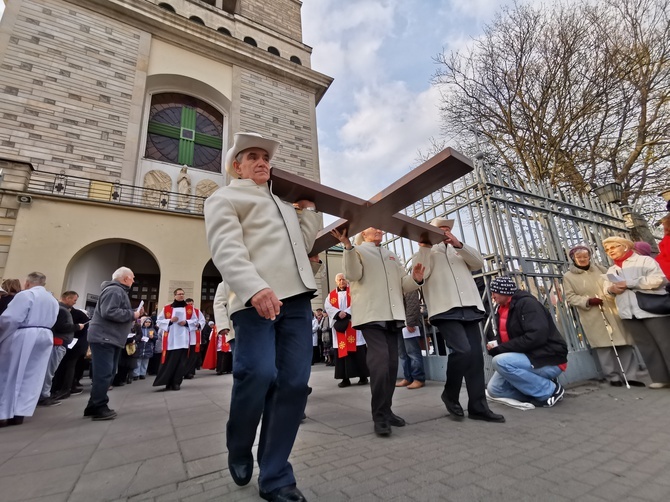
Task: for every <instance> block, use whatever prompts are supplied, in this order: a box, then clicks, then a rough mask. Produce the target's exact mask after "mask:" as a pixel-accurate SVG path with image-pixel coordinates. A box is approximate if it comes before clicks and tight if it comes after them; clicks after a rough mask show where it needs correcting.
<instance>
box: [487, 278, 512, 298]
mask: <svg viewBox="0 0 670 502" xmlns="http://www.w3.org/2000/svg"><path fill="white" fill-rule="evenodd" d="M489 289H490V290H491V293H498V294H499V295H505V296H512V295H513V294H514V293H516V290H517V287H516V283H515V282H514V281H513V280H512V279H511V278H509V277H506V276H501V277H496V278H495V279H493V280H492V281H491V285H490V286H489Z"/></svg>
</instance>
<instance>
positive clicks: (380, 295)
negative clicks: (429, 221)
mask: <svg viewBox="0 0 670 502" xmlns="http://www.w3.org/2000/svg"><path fill="white" fill-rule="evenodd" d="M343 265H344V277H345V278H346V279H347V281H349V287H350V288H351V292H350V293H351V324H352V325H353V327H354V328H356V327H357V326H360V325H361V324H366V323H369V322H378V321H393V320H396V321H402V322H405V306H404V304H403V294H404V293H409V292H410V291H416V290H417V289H419V285H418V284H417V283H416V282H414V279H412V276H411V275H408V274H407V273H406V272H405V269H404V268H403V267H402V265H401V264H400V261H399V260H398V257H397V256H396V255H395V254H393V253H392V252H391V251H389V250H388V249H386V248H383V247H381V246H375V244H374V243H372V242H363V243H362V244H361V245H359V246H354V247H352V248H351V249H345V250H344V260H343Z"/></svg>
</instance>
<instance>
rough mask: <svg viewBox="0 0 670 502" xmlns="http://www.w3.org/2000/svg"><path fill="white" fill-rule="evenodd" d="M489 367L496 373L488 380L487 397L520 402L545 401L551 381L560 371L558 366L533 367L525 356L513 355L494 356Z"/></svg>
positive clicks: (551, 389) (553, 385) (550, 390)
mask: <svg viewBox="0 0 670 502" xmlns="http://www.w3.org/2000/svg"><path fill="white" fill-rule="evenodd" d="M493 368H494V369H495V370H496V371H495V373H494V374H493V376H492V377H491V380H489V385H488V391H489V394H491V396H493V397H507V398H510V399H516V400H517V401H524V402H527V401H530V398H534V399H537V400H539V401H544V400H546V399H549V398H550V397H551V395H552V394H553V393H554V392H555V391H556V384H555V383H554V382H553V381H552V379H553V378H556V377H558V375H560V374H561V372H562V370H561V368H559V367H558V366H542V367H541V368H534V367H533V365H532V364H531V362H530V359H528V356H526V354H520V353H517V352H505V353H503V354H498V355H497V356H495V357H494V358H493Z"/></svg>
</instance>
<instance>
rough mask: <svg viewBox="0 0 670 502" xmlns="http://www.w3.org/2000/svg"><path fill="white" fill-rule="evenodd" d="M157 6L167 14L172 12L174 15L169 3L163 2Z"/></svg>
mask: <svg viewBox="0 0 670 502" xmlns="http://www.w3.org/2000/svg"><path fill="white" fill-rule="evenodd" d="M158 6H159V7H160V8H161V9H165V10H166V11H168V12H172V13H173V14H174V13H175V10H174V7H172V5H170V4H169V3H164V2H163V3H159V4H158Z"/></svg>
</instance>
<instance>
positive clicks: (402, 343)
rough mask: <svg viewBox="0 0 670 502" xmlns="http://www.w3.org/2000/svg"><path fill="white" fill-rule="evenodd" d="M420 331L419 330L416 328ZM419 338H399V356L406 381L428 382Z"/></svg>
mask: <svg viewBox="0 0 670 502" xmlns="http://www.w3.org/2000/svg"><path fill="white" fill-rule="evenodd" d="M416 330H417V331H419V328H416ZM419 338H420V337H419V336H415V337H412V338H403V337H402V336H401V337H399V338H398V356H399V357H400V363H401V364H402V372H403V374H404V376H405V380H407V381H408V382H413V381H414V380H418V381H419V382H425V381H426V372H425V370H424V368H423V356H422V355H421V345H419Z"/></svg>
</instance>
